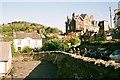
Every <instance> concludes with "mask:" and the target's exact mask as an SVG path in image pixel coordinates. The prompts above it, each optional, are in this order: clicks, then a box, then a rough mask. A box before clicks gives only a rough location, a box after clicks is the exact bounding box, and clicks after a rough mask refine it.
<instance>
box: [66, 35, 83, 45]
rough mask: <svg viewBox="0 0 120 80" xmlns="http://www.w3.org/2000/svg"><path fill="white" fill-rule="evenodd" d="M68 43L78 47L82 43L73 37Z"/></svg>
mask: <svg viewBox="0 0 120 80" xmlns="http://www.w3.org/2000/svg"><path fill="white" fill-rule="evenodd" d="M67 42H68V43H71V45H77V44H79V43H81V40H80V39H79V38H78V37H77V36H72V37H71V39H70V40H68V41H67Z"/></svg>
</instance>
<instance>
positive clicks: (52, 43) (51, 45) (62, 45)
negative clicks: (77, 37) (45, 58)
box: [42, 38, 68, 51]
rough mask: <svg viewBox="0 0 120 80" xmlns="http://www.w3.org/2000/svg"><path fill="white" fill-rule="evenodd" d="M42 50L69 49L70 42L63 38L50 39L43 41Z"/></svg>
mask: <svg viewBox="0 0 120 80" xmlns="http://www.w3.org/2000/svg"><path fill="white" fill-rule="evenodd" d="M42 50H44V51H67V50H68V44H67V43H66V42H65V41H64V40H62V39H57V38H54V39H49V40H47V41H45V42H44V43H43V47H42Z"/></svg>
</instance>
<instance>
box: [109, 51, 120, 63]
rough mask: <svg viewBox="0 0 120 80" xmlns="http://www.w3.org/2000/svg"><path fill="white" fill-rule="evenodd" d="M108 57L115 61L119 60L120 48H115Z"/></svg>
mask: <svg viewBox="0 0 120 80" xmlns="http://www.w3.org/2000/svg"><path fill="white" fill-rule="evenodd" d="M109 57H110V59H112V60H114V61H115V62H120V50H115V51H114V52H113V53H112V54H110V56H109Z"/></svg>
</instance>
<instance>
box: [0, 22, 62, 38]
mask: <svg viewBox="0 0 120 80" xmlns="http://www.w3.org/2000/svg"><path fill="white" fill-rule="evenodd" d="M13 31H15V32H18V31H24V32H33V31H37V32H38V33H39V32H41V33H42V34H43V35H47V34H50V33H53V34H54V33H63V32H62V31H61V30H59V29H58V28H53V27H48V26H44V25H42V24H37V23H31V22H26V21H14V22H11V23H7V24H2V25H0V33H3V34H5V35H7V36H8V37H7V38H12V32H13ZM10 40H11V39H10Z"/></svg>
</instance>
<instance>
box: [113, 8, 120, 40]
mask: <svg viewBox="0 0 120 80" xmlns="http://www.w3.org/2000/svg"><path fill="white" fill-rule="evenodd" d="M114 13H115V17H114V26H115V32H114V38H119V39H120V9H115V10H114Z"/></svg>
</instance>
